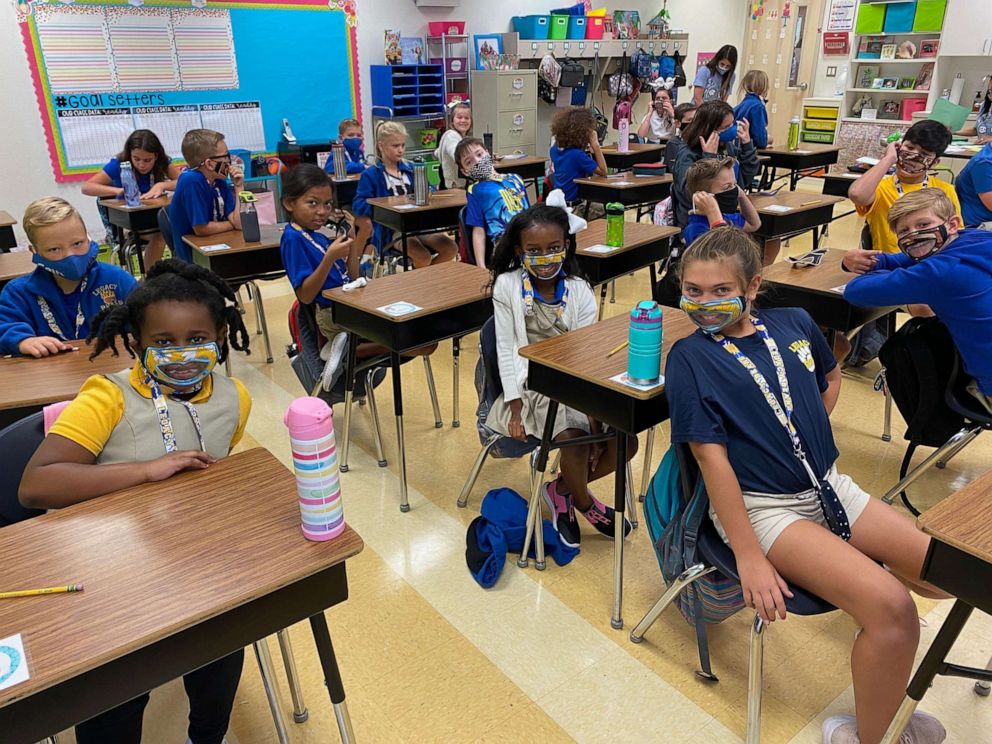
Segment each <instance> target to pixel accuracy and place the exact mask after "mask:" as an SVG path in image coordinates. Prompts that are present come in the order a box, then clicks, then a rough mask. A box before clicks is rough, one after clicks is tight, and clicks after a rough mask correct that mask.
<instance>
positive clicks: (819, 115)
mask: <svg viewBox="0 0 992 744" xmlns="http://www.w3.org/2000/svg"><path fill="white" fill-rule="evenodd" d="M803 116H805V117H806V118H807V119H836V118H837V109H835V108H830V107H829V106H804V107H803Z"/></svg>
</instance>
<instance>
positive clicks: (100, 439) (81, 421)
mask: <svg viewBox="0 0 992 744" xmlns="http://www.w3.org/2000/svg"><path fill="white" fill-rule="evenodd" d="M130 382H131V387H133V388H134V389H135V390H136V391H138V393H140V394H141V395H142V396H143V397H145V398H148V399H149V400H151V397H152V393H151V390H150V389H149V387H148V386H147V385H146V384H145V382H144V370H143V369H142V368H141V365H140V363H137V362H136V363H135V365H134V366H133V367H132V368H131V378H130ZM213 382H214V381H213V376H212V375H211V376H209V377H207V379H206V380H205V381H204V383H203V388H202V389H201V390H200V392H198V393H197V394H196V395H194V396H193V397H192V398H190V403H202V402H204V401H206V400H209V399H210V395H211V394H212V393H213ZM231 382H233V383H234V385H235V387H236V388H237V389H238V427H237V429H236V431H235V432H234V436H233V437H231V448H232V449H233V448H234V445H236V444H237V443H238V442H239V441H241V437H242V435H243V434H244V432H245V426H246V425H247V424H248V414H249V413H251V396H250V395H249V394H248V390H247V389H246V388H245V386H244V385H243V384H242V383H241V381H240V380H236V379H234V378H231ZM123 415H124V396H123V394H122V393H121V389H120V388H119V387H117V385H115V384H114V383H113V382H111V381H110V380H108V379H107V378H106V377H104V376H103V375H93V376H92V377H90V378H89V379H88V380H87V381H86V382H85V383H83V387H82V389H80V391H79V394H78V395H76V397H75V399H74V400H73V401H72V403H71V404H70V405H68V406H66V408H65V409H64V410H63V411H62V413H60V414H59V417H58V419H57V420H56V421H55V423H54V424H53V425H52V428H51V429H50V430H49V432H48V433H49V434H58V435H59V436H62V437H65V438H66V439H69V440H71V441H73V442H75V443H76V444H78V445H79V446H80V447H85V448H86V449H87V450H89V451H90V452H91V453H92V454H93V455H94V456H98V455H99V454H100V453H101V452H103V448H104V446H105V445H106V444H107V441H108V440H109V439H110V435H111V434H112V433H113V431H114V429H115V428H116V426H117V424H119V423H120V420H121V417H122V416H123Z"/></svg>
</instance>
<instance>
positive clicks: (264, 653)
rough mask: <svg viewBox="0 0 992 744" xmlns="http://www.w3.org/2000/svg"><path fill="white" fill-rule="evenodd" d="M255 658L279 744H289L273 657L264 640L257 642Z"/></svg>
mask: <svg viewBox="0 0 992 744" xmlns="http://www.w3.org/2000/svg"><path fill="white" fill-rule="evenodd" d="M253 645H254V648H255V658H256V659H258V670H259V671H260V672H261V674H262V687H263V688H264V689H265V697H266V698H267V699H268V701H269V710H270V711H271V712H272V721H273V722H274V723H275V726H276V736H277V737H278V738H279V744H289V737H288V736H287V735H286V724H284V723H283V721H282V706H281V705H280V703H279V691H278V689H277V688H276V679H275V675H274V674H273V673H272V656H271V655H270V654H269V645H268V642H267V641H266V640H265V639H264V638H262V639H261V640H258V641H255V643H254V644H253Z"/></svg>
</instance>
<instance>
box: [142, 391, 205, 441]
mask: <svg viewBox="0 0 992 744" xmlns="http://www.w3.org/2000/svg"><path fill="white" fill-rule="evenodd" d="M145 384H146V385H148V387H149V388H150V389H151V393H152V403H153V404H154V405H155V412H156V413H157V414H158V427H159V431H160V432H161V433H162V444H164V445H165V452H166V454H171V453H172V452H176V451H178V450H179V446H178V445H177V444H176V433H175V431H174V430H173V428H172V418H171V417H170V416H169V405H168V403H166V401H165V396H164V395H162V389H161V388H160V387H159V386H158V383H157V382H156V381H155V380H154V378H152V377H151V376H146V377H145ZM173 400H174V401H176V402H177V403H179V404H180V405H181V406H183V408H185V409H186V411H187V412H188V413H189V417H190V420H191V421H192V422H193V428H194V429H195V430H196V438H197V439H198V440H200V449H201V450H202V451H203V452H206V451H207V446H206V444H205V443H204V441H203V429H202V428H201V427H200V417H199V415H197V413H196V409H195V408H194V407H193V404H192V403H190V402H189V401H188V400H180V399H178V398H173Z"/></svg>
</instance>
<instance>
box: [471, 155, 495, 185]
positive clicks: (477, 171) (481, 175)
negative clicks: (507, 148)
mask: <svg viewBox="0 0 992 744" xmlns="http://www.w3.org/2000/svg"><path fill="white" fill-rule="evenodd" d="M492 174H493V156H492V155H490V154H489V153H488V152H487V153H485V154H484V155H483V156H482V157H481V158H479V162H478V163H476V164H475V165H473V166H472V167H471V168H469V169H468V175H469V178H471V179H472V180H473V181H485V180H486V179H487V178H489V176H491V175H492Z"/></svg>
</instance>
